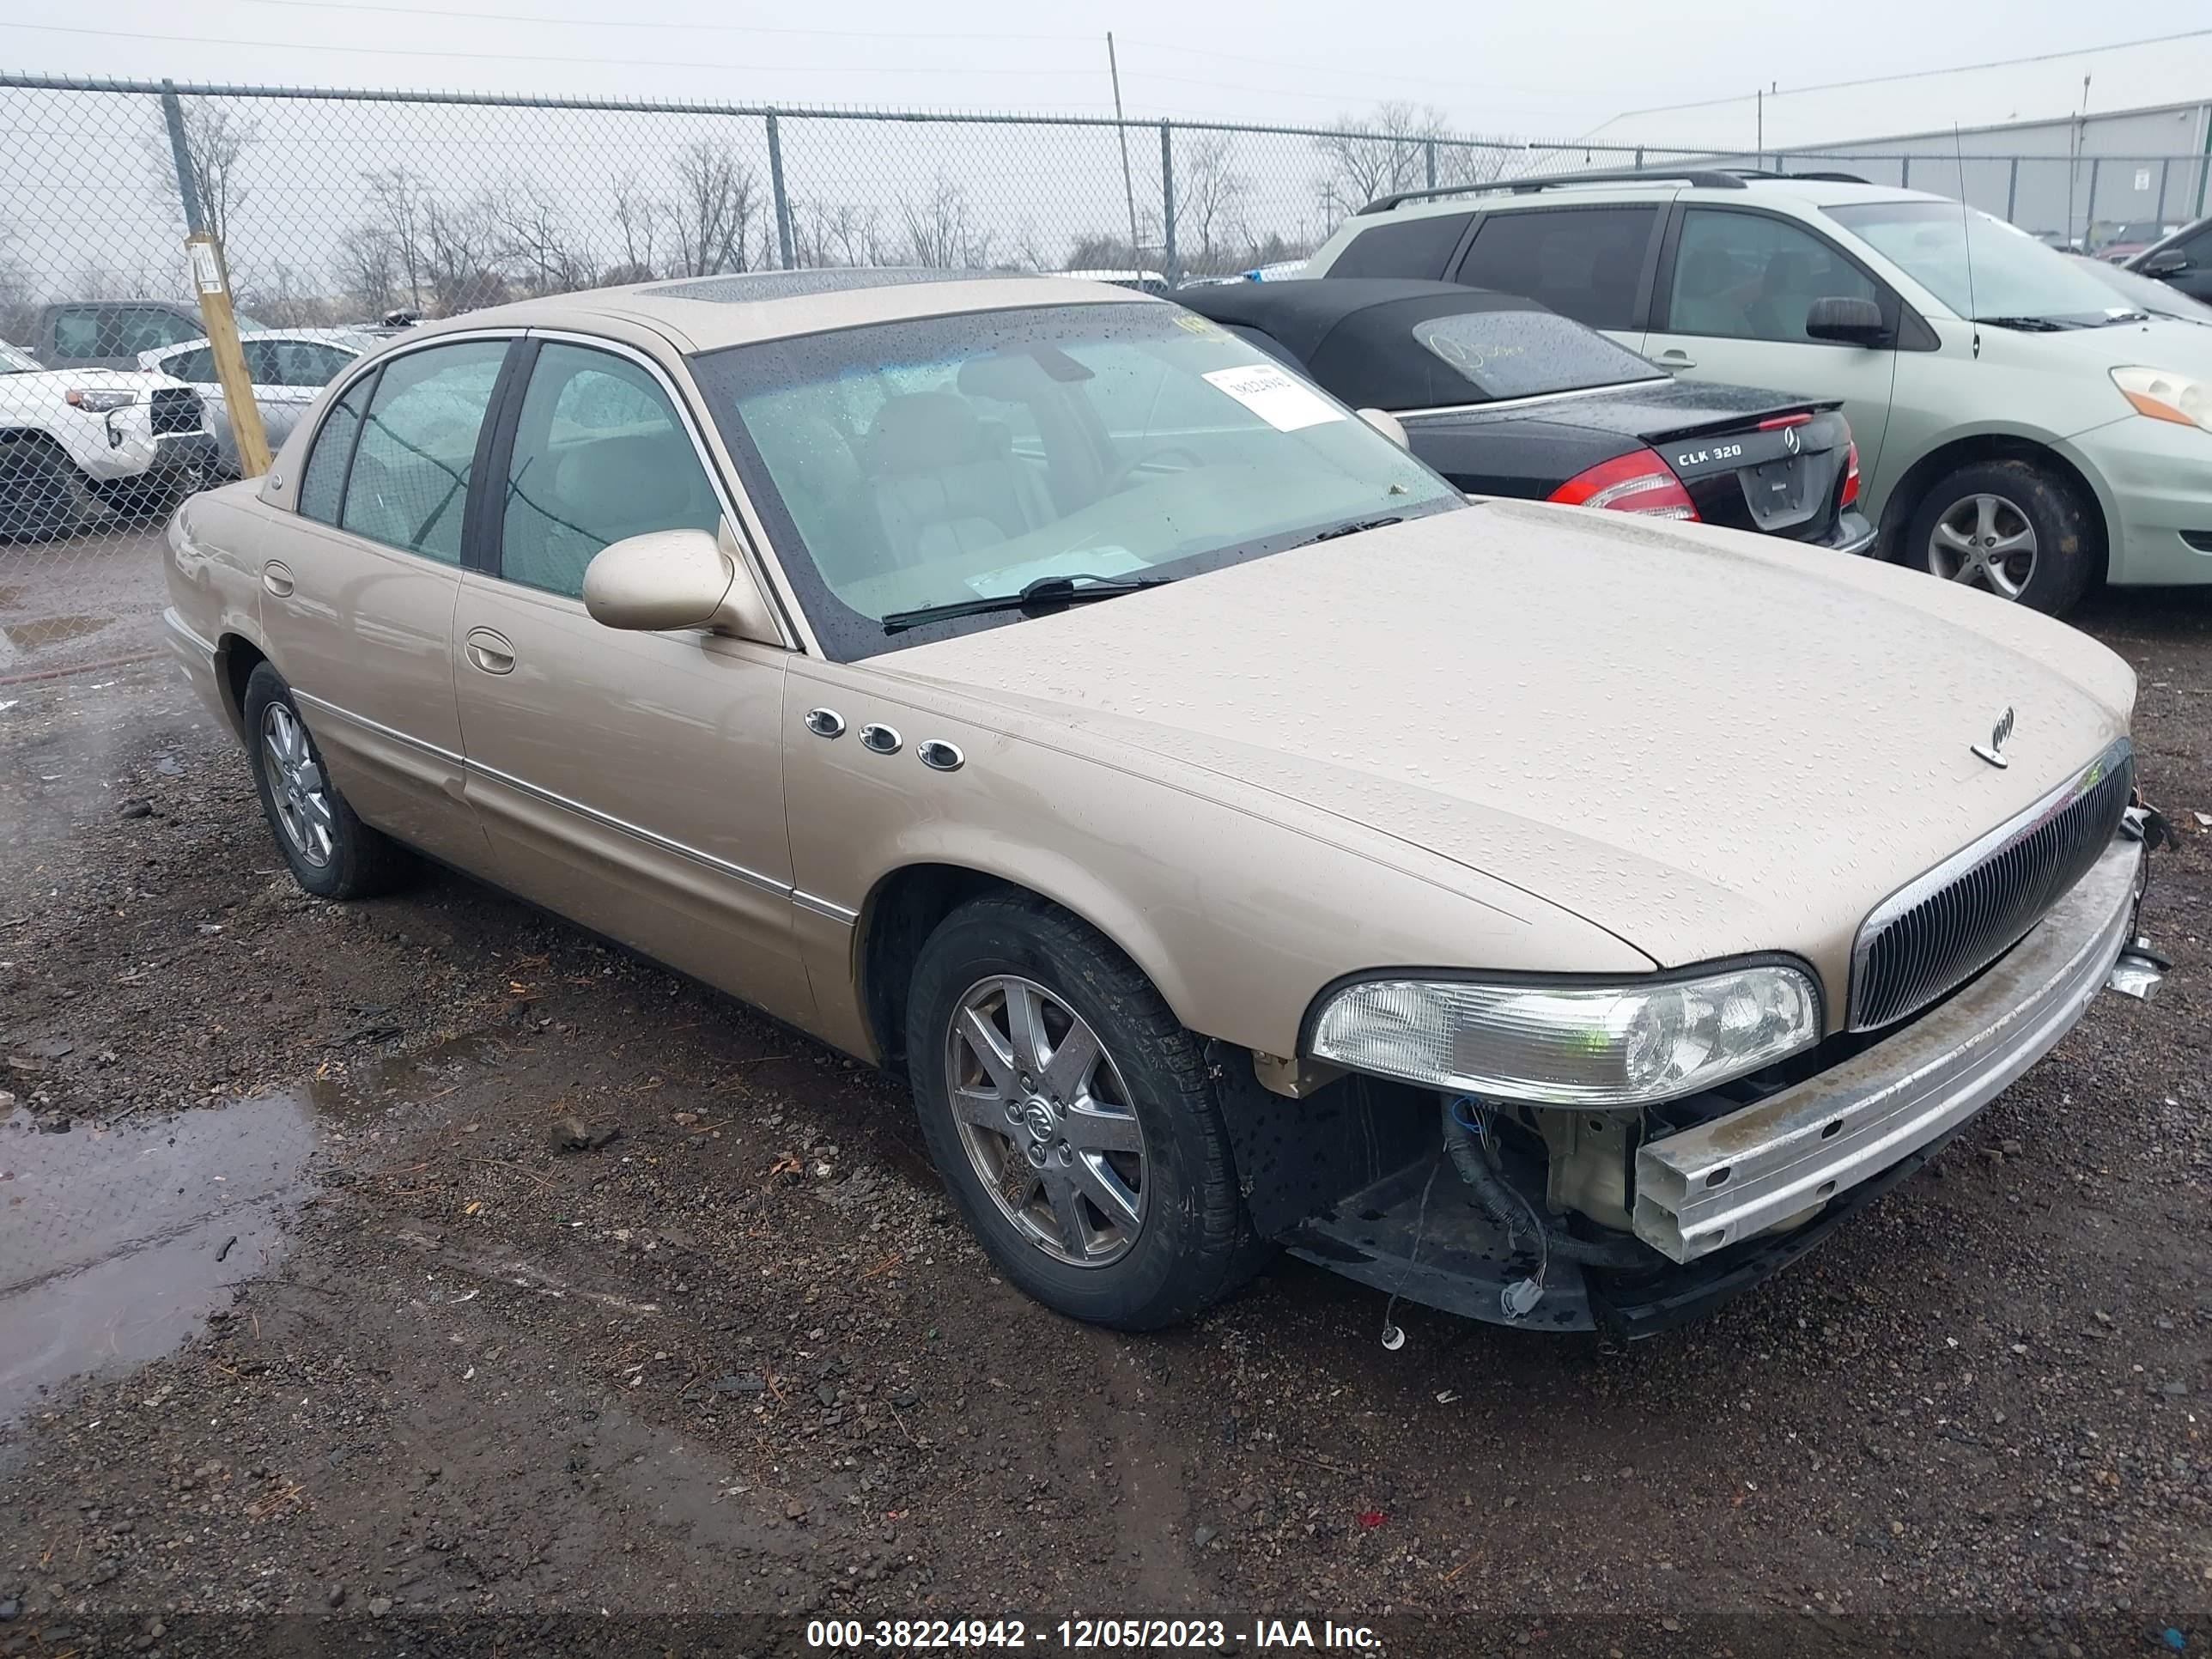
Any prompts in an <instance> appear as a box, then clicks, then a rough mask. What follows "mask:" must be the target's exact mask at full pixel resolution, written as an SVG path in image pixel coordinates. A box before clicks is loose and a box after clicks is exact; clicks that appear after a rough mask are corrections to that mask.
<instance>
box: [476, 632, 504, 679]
mask: <svg viewBox="0 0 2212 1659" xmlns="http://www.w3.org/2000/svg"><path fill="white" fill-rule="evenodd" d="M468 653H469V660H470V661H471V662H472V663H474V664H475V665H477V667H478V668H481V669H483V671H484V672H485V673H487V674H512V673H513V671H514V647H513V646H511V645H509V644H508V643H507V638H506V636H505V635H501V634H495V633H494V632H493V631H492V630H491V629H489V628H471V629H469V638H468Z"/></svg>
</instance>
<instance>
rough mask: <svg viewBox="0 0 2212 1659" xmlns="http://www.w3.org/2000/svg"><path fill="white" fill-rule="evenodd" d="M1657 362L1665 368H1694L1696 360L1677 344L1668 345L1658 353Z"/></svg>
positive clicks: (1696, 364) (1696, 363)
mask: <svg viewBox="0 0 2212 1659" xmlns="http://www.w3.org/2000/svg"><path fill="white" fill-rule="evenodd" d="M1659 362H1660V364H1661V366H1662V368H1696V367H1697V366H1698V360H1697V359H1696V358H1694V357H1692V356H1690V354H1689V353H1688V352H1686V351H1684V350H1683V349H1681V348H1680V347H1679V346H1669V347H1668V349H1666V350H1664V351H1662V352H1661V353H1660V354H1659Z"/></svg>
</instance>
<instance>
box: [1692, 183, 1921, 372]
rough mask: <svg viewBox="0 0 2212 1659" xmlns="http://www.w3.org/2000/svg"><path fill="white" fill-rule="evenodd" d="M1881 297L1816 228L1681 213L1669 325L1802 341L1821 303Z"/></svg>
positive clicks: (1702, 211) (1713, 212)
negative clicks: (1807, 322)
mask: <svg viewBox="0 0 2212 1659" xmlns="http://www.w3.org/2000/svg"><path fill="white" fill-rule="evenodd" d="M1824 299H1858V300H1873V301H1877V302H1879V301H1880V300H1881V293H1880V291H1879V290H1878V289H1876V288H1875V285H1874V283H1872V282H1871V281H1870V280H1869V278H1868V277H1867V276H1866V275H1865V274H1864V273H1863V272H1862V271H1861V270H1859V269H1858V267H1857V266H1856V265H1854V264H1851V262H1850V260H1848V259H1846V258H1844V256H1843V255H1842V254H1840V253H1838V252H1837V251H1836V250H1835V249H1834V248H1833V247H1832V246H1829V245H1828V244H1827V243H1826V242H1824V241H1822V240H1820V238H1819V237H1817V236H1814V235H1813V234H1811V233H1810V232H1808V231H1805V230H1802V229H1800V228H1798V227H1797V226H1796V225H1793V224H1790V223H1789V222H1787V221H1785V220H1781V219H1770V218H1768V217H1767V216H1765V215H1764V214H1759V213H1731V212H1729V211H1728V210H1724V209H1716V208H1694V207H1693V208H1691V209H1689V210H1687V211H1686V212H1685V213H1684V214H1683V215H1682V236H1681V240H1680V245H1679V246H1677V247H1676V249H1675V252H1674V283H1673V286H1672V288H1671V289H1670V290H1669V292H1668V310H1667V320H1666V325H1665V327H1666V331H1667V332H1668V333H1672V334H1704V335H1711V336H1714V337H1718V338H1721V339H1727V340H1773V341H1778V342H1779V341H1787V342H1790V343H1794V344H1798V345H1802V344H1805V343H1807V336H1806V333H1805V315H1806V313H1807V312H1808V311H1810V310H1811V309H1812V306H1813V301H1815V300H1824Z"/></svg>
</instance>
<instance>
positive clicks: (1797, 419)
mask: <svg viewBox="0 0 2212 1659" xmlns="http://www.w3.org/2000/svg"><path fill="white" fill-rule="evenodd" d="M1812 423H1813V417H1812V416H1810V415H1777V416H1775V417H1774V418H1773V419H1772V420H1771V421H1761V422H1759V430H1760V431H1761V432H1779V431H1781V430H1782V428H1784V427H1785V426H1810V425H1811V424H1812Z"/></svg>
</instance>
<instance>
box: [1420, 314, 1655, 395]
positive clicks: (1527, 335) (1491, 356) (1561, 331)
mask: <svg viewBox="0 0 2212 1659" xmlns="http://www.w3.org/2000/svg"><path fill="white" fill-rule="evenodd" d="M1413 338H1414V339H1415V340H1416V341H1418V342H1419V343H1420V345H1421V348H1422V349H1424V350H1425V351H1427V352H1428V353H1430V354H1431V356H1436V357H1440V358H1442V359H1443V361H1444V362H1446V363H1448V364H1449V365H1450V366H1451V367H1452V368H1454V369H1455V370H1456V371H1457V372H1458V373H1459V374H1460V375H1461V376H1462V378H1463V379H1465V380H1468V381H1470V382H1471V383H1473V385H1474V386H1475V387H1476V388H1477V389H1479V390H1480V392H1482V394H1483V395H1484V396H1485V397H1486V398H1534V397H1540V396H1541V395H1543V394H1544V393H1546V392H1579V391H1581V390H1582V389H1583V388H1584V387H1586V386H1619V385H1620V384H1621V383H1622V382H1624V381H1628V380H1663V379H1664V378H1665V376H1664V375H1662V374H1661V373H1660V372H1659V370H1658V369H1656V368H1654V367H1653V366H1652V365H1651V363H1650V362H1649V361H1648V360H1646V359H1644V358H1642V357H1639V356H1637V355H1636V354H1635V353H1634V352H1632V351H1631V350H1629V349H1627V348H1626V346H1618V345H1615V344H1614V343H1613V342H1612V341H1610V340H1608V339H1607V338H1606V337H1605V336H1604V335H1602V334H1601V333H1599V332H1598V331H1596V330H1595V329H1594V328H1585V327H1584V326H1583V325H1582V324H1580V323H1578V322H1576V321H1575V320H1574V319H1572V318H1570V317H1555V316H1553V314H1552V313H1550V312H1548V311H1475V312H1462V313H1459V314H1458V315H1456V316H1452V317H1431V318H1429V319H1427V320H1425V321H1424V322H1419V323H1415V324H1414V325H1413Z"/></svg>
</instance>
